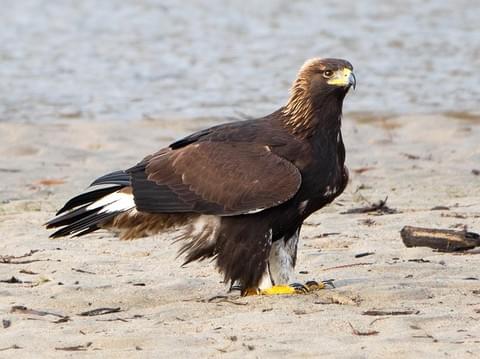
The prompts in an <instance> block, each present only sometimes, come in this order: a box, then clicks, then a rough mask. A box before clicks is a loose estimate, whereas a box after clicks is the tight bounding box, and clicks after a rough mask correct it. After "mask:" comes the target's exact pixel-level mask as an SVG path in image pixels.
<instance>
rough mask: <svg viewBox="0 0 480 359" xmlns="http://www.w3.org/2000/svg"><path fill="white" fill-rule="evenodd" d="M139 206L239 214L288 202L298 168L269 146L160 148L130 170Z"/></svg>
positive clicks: (296, 185) (163, 210)
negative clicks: (160, 149)
mask: <svg viewBox="0 0 480 359" xmlns="http://www.w3.org/2000/svg"><path fill="white" fill-rule="evenodd" d="M129 173H130V175H131V177H132V188H133V194H134V198H135V203H136V206H137V209H139V210H140V211H148V212H153V213H172V212H198V213H204V214H216V215H237V214H244V213H249V212H252V211H258V210H260V209H266V208H270V207H273V206H277V205H279V204H281V203H283V202H286V201H288V200H289V199H290V198H292V197H293V196H294V195H295V193H296V192H297V191H298V189H299V187H300V184H301V175H300V171H299V170H298V169H297V168H296V167H295V165H293V164H292V163H291V162H289V161H287V160H285V159H283V158H282V157H279V156H277V155H276V154H274V153H273V152H271V151H270V149H269V148H268V147H267V146H262V145H258V144H252V143H246V142H234V143H229V142H207V141H206V142H200V143H194V144H191V145H188V146H185V147H182V148H179V149H176V150H162V151H159V152H158V153H156V154H154V155H152V156H149V157H147V158H146V159H145V160H144V162H142V163H140V164H139V165H137V166H135V167H134V168H132V169H130V170H129Z"/></svg>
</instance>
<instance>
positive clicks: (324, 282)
mask: <svg viewBox="0 0 480 359" xmlns="http://www.w3.org/2000/svg"><path fill="white" fill-rule="evenodd" d="M334 280H335V279H326V280H322V283H323V284H325V285H329V286H330V287H332V288H336V287H335V284H333V281H334Z"/></svg>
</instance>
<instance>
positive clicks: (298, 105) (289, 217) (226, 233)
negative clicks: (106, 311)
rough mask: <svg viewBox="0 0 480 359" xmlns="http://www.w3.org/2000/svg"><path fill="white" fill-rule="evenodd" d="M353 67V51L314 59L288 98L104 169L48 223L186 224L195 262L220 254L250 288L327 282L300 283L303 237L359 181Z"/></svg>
mask: <svg viewBox="0 0 480 359" xmlns="http://www.w3.org/2000/svg"><path fill="white" fill-rule="evenodd" d="M352 70H353V68H352V65H351V64H350V63H349V62H348V61H345V60H340V59H318V58H314V59H311V60H308V61H307V62H305V64H304V65H303V66H302V67H301V69H300V71H299V73H298V76H297V78H296V80H295V81H294V83H293V85H292V87H291V93H290V97H289V99H288V101H287V103H286V105H285V106H283V107H281V108H280V109H278V110H277V111H275V112H273V113H271V114H270V115H268V116H265V117H262V118H258V119H250V120H244V121H237V122H230V123H226V124H222V125H219V126H214V127H211V128H208V129H205V130H203V131H200V132H197V133H194V134H192V135H190V136H187V137H185V138H183V139H181V140H179V141H176V142H174V143H172V144H171V145H170V146H168V147H166V148H163V149H161V150H160V151H158V152H156V153H154V154H152V155H149V156H147V157H145V158H144V159H143V160H142V161H140V162H139V163H138V164H137V165H135V166H133V167H131V168H129V169H127V170H122V171H116V172H112V173H109V174H107V175H105V176H102V177H100V178H98V179H97V180H95V181H94V182H93V183H92V184H91V188H92V189H91V190H90V191H88V192H86V193H83V194H80V195H78V196H76V197H74V198H72V199H70V200H69V201H68V202H67V203H66V204H65V205H64V206H63V208H61V209H60V210H59V211H58V213H57V215H56V217H55V218H53V219H52V220H50V221H49V222H47V223H46V226H47V228H54V227H60V228H59V229H58V230H57V231H56V232H55V233H53V234H52V235H51V237H53V238H56V237H62V236H67V235H71V236H83V235H85V234H87V233H90V232H93V231H96V230H98V229H100V228H105V229H109V230H112V231H115V232H117V233H118V234H119V235H120V238H122V239H134V238H140V237H144V236H149V235H153V234H156V233H159V232H164V231H167V230H178V231H180V232H179V233H180V235H179V236H178V238H179V240H181V241H182V243H183V245H182V247H181V249H180V253H181V254H183V255H185V262H186V263H189V262H191V261H195V260H202V259H206V258H214V259H215V261H216V265H217V267H218V269H219V270H220V272H221V273H223V275H224V278H225V281H230V283H231V284H233V283H235V285H236V286H239V287H240V289H241V290H242V292H243V293H244V294H252V293H263V294H278V293H283V294H287V293H297V292H304V291H308V290H309V289H312V288H318V287H319V285H318V283H316V282H309V283H307V285H301V284H295V283H292V282H294V267H295V262H296V255H297V243H298V237H299V233H300V229H301V227H302V224H303V221H304V220H305V219H306V218H307V217H308V216H310V215H311V214H312V213H313V212H315V211H317V210H318V209H320V208H322V207H323V206H325V205H326V204H328V203H330V202H332V201H333V199H334V198H335V197H337V196H338V195H340V194H341V193H342V192H343V190H344V189H345V186H346V185H347V182H348V171H347V169H346V167H345V165H344V162H345V147H344V144H343V140H342V134H341V129H340V127H341V117H342V104H343V100H344V97H345V95H346V94H347V92H348V90H349V89H350V87H352V86H353V87H355V76H354V74H353V72H352Z"/></svg>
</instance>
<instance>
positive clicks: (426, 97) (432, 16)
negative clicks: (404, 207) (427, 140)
mask: <svg viewBox="0 0 480 359" xmlns="http://www.w3.org/2000/svg"><path fill="white" fill-rule="evenodd" d="M0 8H1V9H2V11H1V13H0V24H1V25H0V26H1V27H0V91H1V94H2V97H1V99H0V121H16V120H32V121H40V120H51V119H54V118H58V117H63V118H87V119H90V118H92V119H100V120H101V119H119V120H130V119H139V118H144V117H162V118H164V117H170V118H171V117H173V118H179V119H181V118H185V119H186V118H192V117H204V116H214V117H224V116H231V115H235V114H238V112H241V113H247V114H250V115H262V114H266V113H269V112H271V111H273V110H274V109H276V108H278V107H279V106H280V105H282V104H283V103H284V102H285V100H286V98H287V90H288V88H289V85H290V83H291V81H292V80H293V78H294V77H295V74H296V72H297V70H298V68H299V67H300V65H301V64H302V63H303V61H304V60H305V59H307V58H309V57H312V56H321V57H342V58H345V59H348V60H350V62H352V63H353V65H354V67H355V72H356V75H357V79H358V87H357V91H356V93H355V94H354V96H350V97H349V99H348V102H347V104H346V111H347V112H353V111H355V112H368V113H424V112H426V113H432V112H444V111H465V112H478V102H479V98H480V93H479V92H480V25H478V24H479V19H480V1H475V0H471V1H468V0H460V1H438V0H437V1H433V0H430V1H413V0H410V1H403V0H402V1H399V0H396V1H388V2H387V1H382V0H374V1H367V0H358V1H334V0H328V1H286V0H285V1H262V2H260V1H253V0H242V1H224V0H215V1H146V0H143V1H140V0H138V1H129V2H126V1H120V0H118V1H115V0H102V1H96V0H83V1H61V2H60V1H49V0H36V1H34V0H22V1H15V2H14V1H9V0H0Z"/></svg>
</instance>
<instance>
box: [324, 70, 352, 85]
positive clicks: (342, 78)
mask: <svg viewBox="0 0 480 359" xmlns="http://www.w3.org/2000/svg"><path fill="white" fill-rule="evenodd" d="M327 84H329V85H335V86H345V87H347V86H352V87H353V89H355V86H356V85H357V80H356V79H355V75H354V74H353V72H352V70H350V69H348V68H346V67H345V68H343V69H341V70H337V71H335V73H334V74H333V76H332V77H331V78H330V79H329V80H328V81H327Z"/></svg>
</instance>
